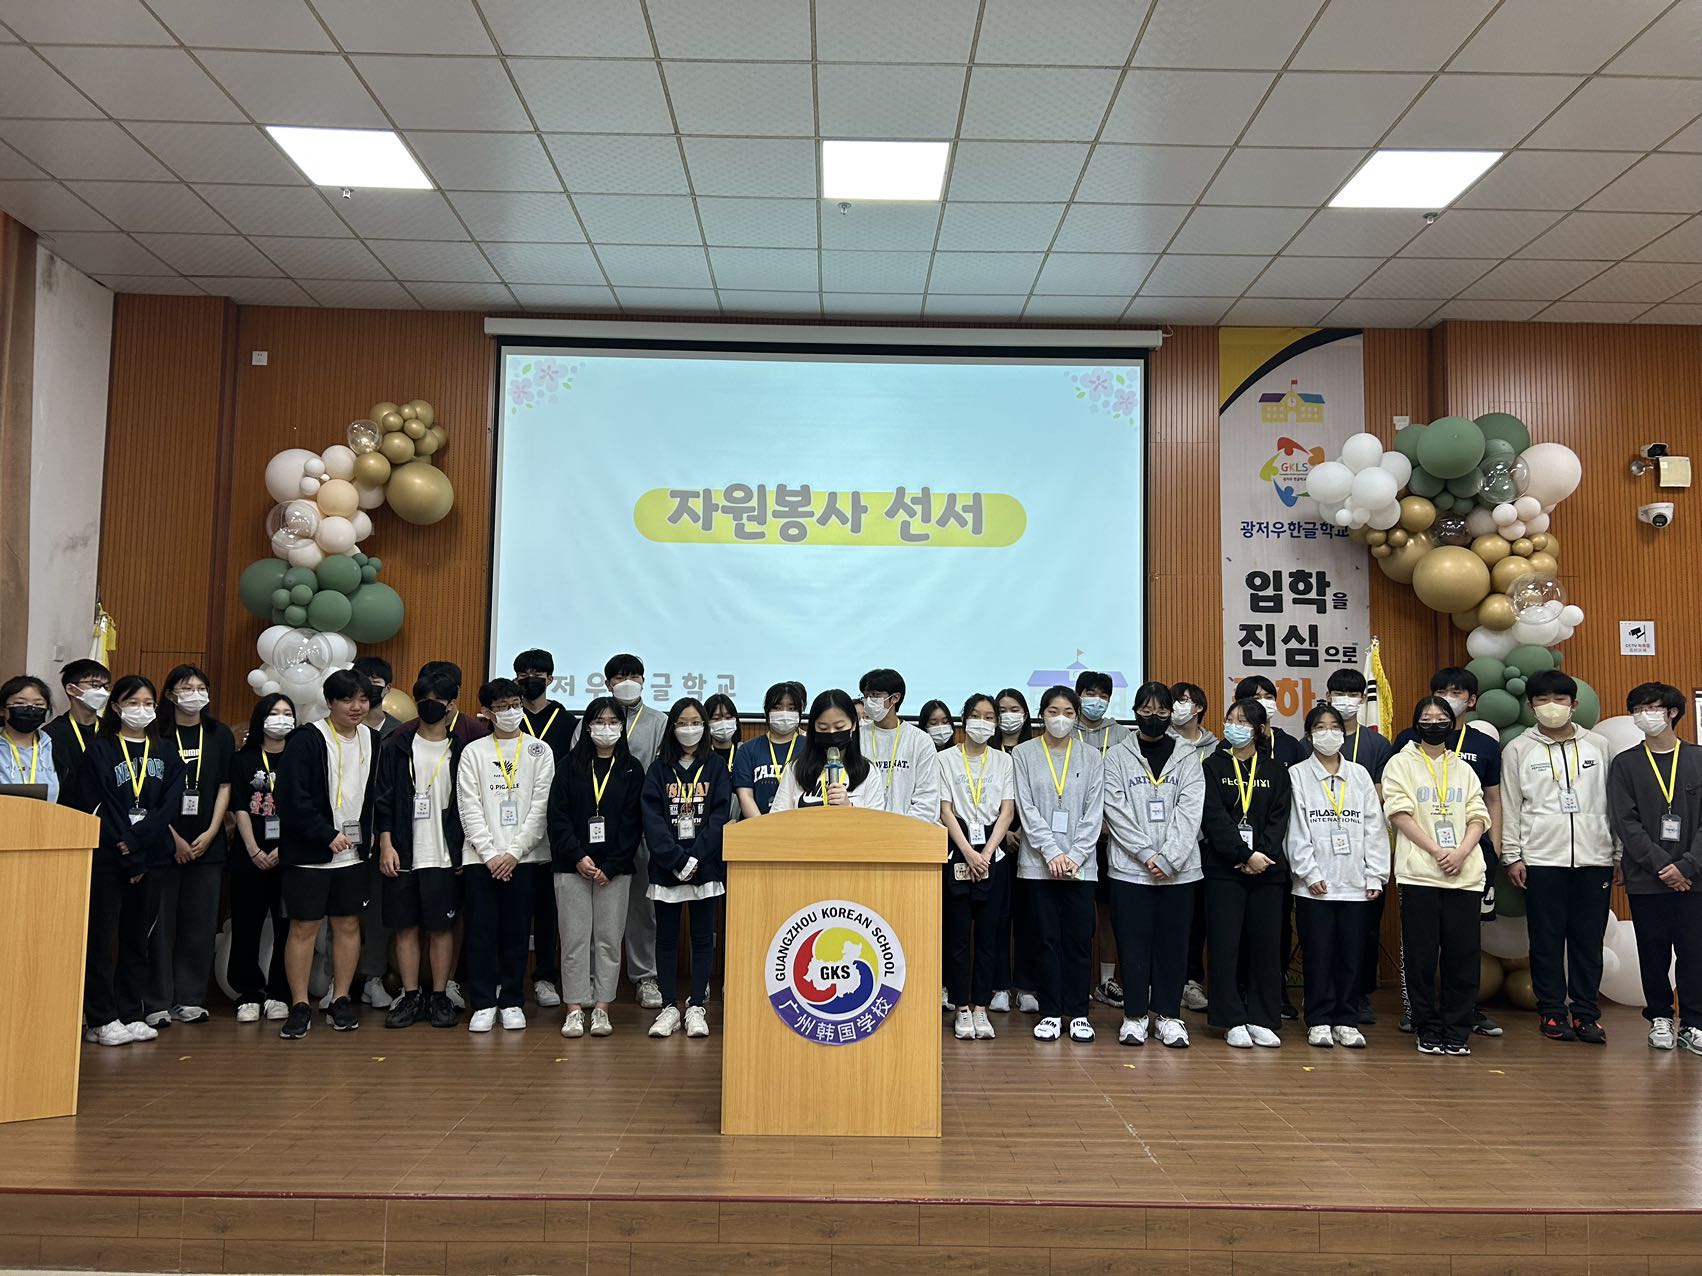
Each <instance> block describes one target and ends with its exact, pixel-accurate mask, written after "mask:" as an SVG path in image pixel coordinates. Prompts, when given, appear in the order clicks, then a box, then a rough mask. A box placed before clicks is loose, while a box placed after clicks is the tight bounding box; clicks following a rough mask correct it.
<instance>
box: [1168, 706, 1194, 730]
mask: <svg viewBox="0 0 1702 1276" xmlns="http://www.w3.org/2000/svg"><path fill="white" fill-rule="evenodd" d="M1193 720H1194V702H1193V701H1192V700H1178V701H1177V702H1176V703H1175V704H1173V705H1171V706H1170V724H1171V725H1172V726H1176V727H1185V726H1187V725H1188V724H1189V723H1190V722H1192V721H1193Z"/></svg>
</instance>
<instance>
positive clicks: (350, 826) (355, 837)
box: [343, 820, 360, 846]
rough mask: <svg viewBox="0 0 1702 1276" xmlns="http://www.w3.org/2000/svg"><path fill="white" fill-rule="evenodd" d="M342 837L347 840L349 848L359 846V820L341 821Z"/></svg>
mask: <svg viewBox="0 0 1702 1276" xmlns="http://www.w3.org/2000/svg"><path fill="white" fill-rule="evenodd" d="M343 836H344V837H346V838H348V839H349V845H350V846H359V845H360V821H359V820H344V821H343Z"/></svg>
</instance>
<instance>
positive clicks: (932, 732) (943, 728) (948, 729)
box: [928, 722, 957, 745]
mask: <svg viewBox="0 0 1702 1276" xmlns="http://www.w3.org/2000/svg"><path fill="white" fill-rule="evenodd" d="M928 738H929V739H930V740H932V741H933V742H934V743H935V744H938V745H947V744H950V743H951V742H952V741H953V740H955V739H957V732H956V731H955V730H953V729H952V726H951V724H950V723H949V722H942V723H939V724H938V725H937V726H932V727H929V728H928Z"/></svg>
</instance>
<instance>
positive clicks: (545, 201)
mask: <svg viewBox="0 0 1702 1276" xmlns="http://www.w3.org/2000/svg"><path fill="white" fill-rule="evenodd" d="M448 199H449V202H450V204H452V205H453V206H454V208H455V211H456V212H458V213H460V214H461V220H462V221H464V222H466V223H467V230H468V232H469V233H470V234H471V235H472V236H473V238H474V239H477V240H481V241H483V240H503V241H507V240H529V241H532V242H534V243H549V242H555V243H566V244H571V243H578V242H580V241H582V240H583V239H584V238H585V234H584V232H583V231H581V230H580V228H579V221H578V219H577V218H575V217H574V215H573V208H572V206H571V205H570V204H569V203H568V201H567V196H565V195H559V194H557V195H550V194H540V193H523V194H517V193H511V192H488V191H452V192H450V194H449V196H448Z"/></svg>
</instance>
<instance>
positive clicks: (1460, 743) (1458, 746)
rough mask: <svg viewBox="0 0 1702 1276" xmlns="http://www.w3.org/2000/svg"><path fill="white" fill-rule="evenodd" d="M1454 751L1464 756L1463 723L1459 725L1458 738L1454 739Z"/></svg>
mask: <svg viewBox="0 0 1702 1276" xmlns="http://www.w3.org/2000/svg"><path fill="white" fill-rule="evenodd" d="M1454 752H1455V753H1457V754H1459V755H1460V756H1461V757H1464V756H1465V753H1466V726H1465V725H1462V726H1461V727H1460V738H1459V739H1458V740H1456V741H1454Z"/></svg>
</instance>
